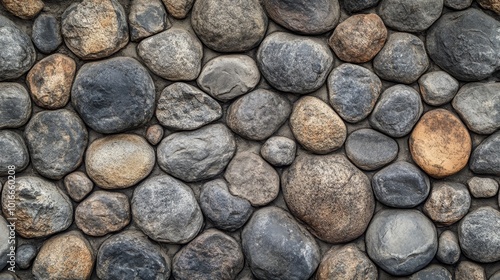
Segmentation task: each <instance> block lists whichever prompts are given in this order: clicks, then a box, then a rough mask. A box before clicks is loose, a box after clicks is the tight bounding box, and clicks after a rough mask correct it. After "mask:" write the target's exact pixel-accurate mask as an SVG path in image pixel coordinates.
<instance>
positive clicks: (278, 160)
mask: <svg viewBox="0 0 500 280" xmlns="http://www.w3.org/2000/svg"><path fill="white" fill-rule="evenodd" d="M296 151H297V144H296V143H295V141H293V140H292V139H290V138H287V137H283V136H273V137H271V138H269V139H267V141H266V142H265V143H264V144H263V145H262V147H261V148H260V155H261V156H262V158H264V159H265V160H266V161H267V162H269V163H270V164H272V165H274V166H285V165H290V164H292V162H293V160H294V159H295V153H296Z"/></svg>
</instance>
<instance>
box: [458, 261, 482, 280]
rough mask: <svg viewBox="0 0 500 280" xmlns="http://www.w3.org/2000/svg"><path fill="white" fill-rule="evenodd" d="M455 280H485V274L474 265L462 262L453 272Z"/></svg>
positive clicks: (478, 266) (480, 268)
mask: <svg viewBox="0 0 500 280" xmlns="http://www.w3.org/2000/svg"><path fill="white" fill-rule="evenodd" d="M455 280H486V272H485V271H484V268H482V267H481V266H480V265H478V264H476V263H473V262H469V261H462V262H460V263H459V264H458V267H457V269H456V270H455Z"/></svg>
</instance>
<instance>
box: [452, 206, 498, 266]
mask: <svg viewBox="0 0 500 280" xmlns="http://www.w3.org/2000/svg"><path fill="white" fill-rule="evenodd" d="M499 231H500V212H498V210H495V209H493V208H492V207H489V206H487V207H480V208H478V209H476V210H474V211H472V212H470V213H468V214H467V216H465V218H463V219H462V221H461V222H460V224H459V226H458V240H460V246H461V247H462V252H463V253H464V255H465V256H466V257H468V258H469V259H471V260H473V261H477V262H482V263H490V262H496V261H499V260H500V236H498V232H499Z"/></svg>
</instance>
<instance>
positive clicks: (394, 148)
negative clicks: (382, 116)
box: [345, 128, 399, 170]
mask: <svg viewBox="0 0 500 280" xmlns="http://www.w3.org/2000/svg"><path fill="white" fill-rule="evenodd" d="M398 150H399V148H398V143H397V142H396V141H394V139H392V138H390V137H388V136H386V135H384V134H382V133H380V132H377V131H375V130H373V129H368V128H364V129H359V130H356V131H354V132H353V133H351V134H350V135H349V136H348V137H347V140H346V142H345V151H346V155H347V157H348V158H349V159H350V160H351V161H352V162H353V163H354V164H355V165H356V166H357V167H359V168H361V169H363V170H375V169H379V168H381V167H383V166H385V165H387V164H388V163H390V162H391V161H393V160H394V159H395V158H396V157H397V155H398Z"/></svg>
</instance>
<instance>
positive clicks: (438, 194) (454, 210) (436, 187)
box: [423, 182, 471, 226]
mask: <svg viewBox="0 0 500 280" xmlns="http://www.w3.org/2000/svg"><path fill="white" fill-rule="evenodd" d="M470 205H471V197H470V194H469V191H468V190H467V187H466V186H465V185H463V184H460V183H452V182H435V183H434V184H432V191H431V194H430V195H429V198H428V199H427V201H426V202H425V204H424V208H423V211H424V213H425V214H426V215H427V216H429V218H431V220H433V221H434V222H435V223H436V224H437V225H438V226H449V225H452V224H453V223H455V222H458V221H460V220H461V219H462V218H463V217H464V216H465V214H467V212H469V208H470Z"/></svg>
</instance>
